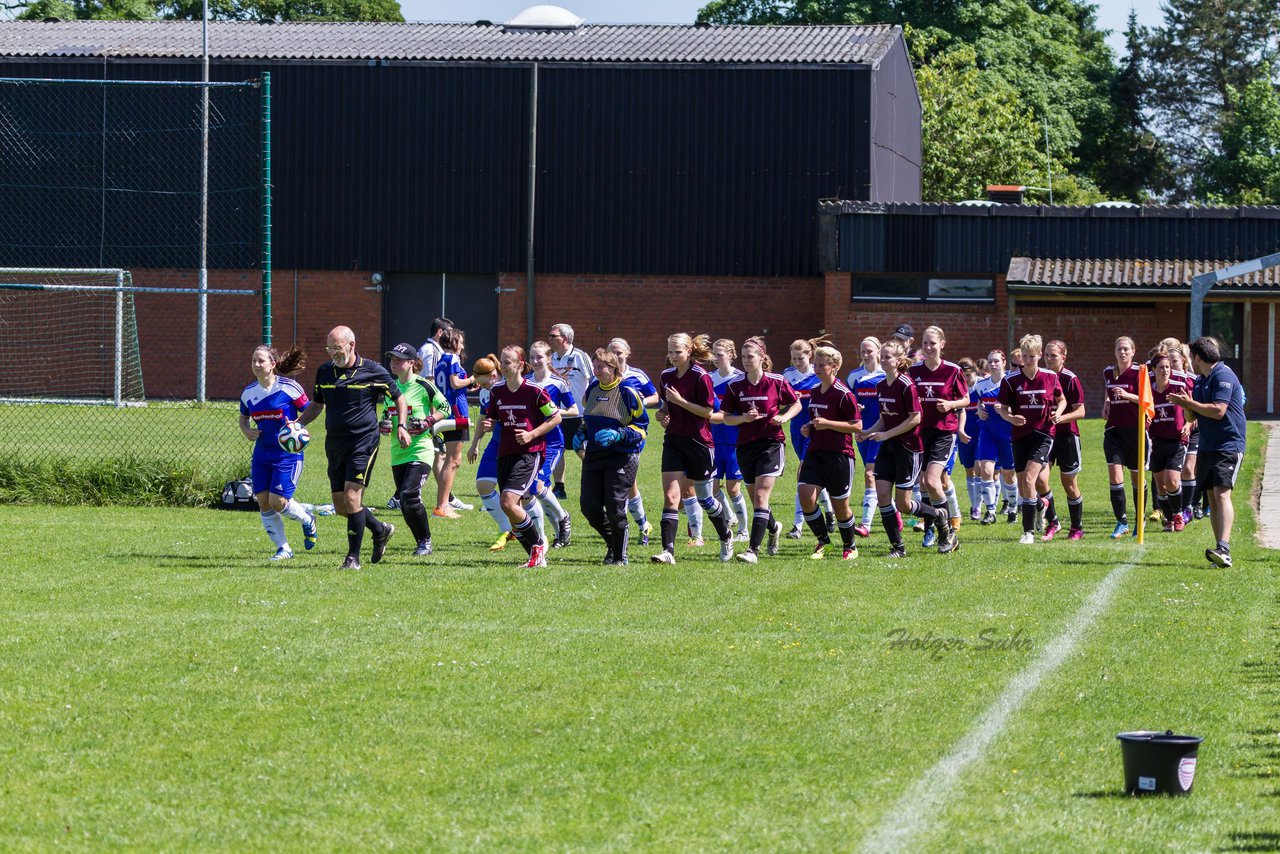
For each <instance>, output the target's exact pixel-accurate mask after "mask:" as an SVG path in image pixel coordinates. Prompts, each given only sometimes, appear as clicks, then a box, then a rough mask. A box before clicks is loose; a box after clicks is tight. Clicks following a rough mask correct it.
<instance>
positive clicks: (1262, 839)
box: [1218, 831, 1280, 851]
mask: <svg viewBox="0 0 1280 854" xmlns="http://www.w3.org/2000/svg"><path fill="white" fill-rule="evenodd" d="M1218 850H1219V851H1280V833H1271V832H1269V831H1262V832H1255V833H1233V834H1231V842H1230V844H1228V845H1225V846H1223V847H1222V848H1219V849H1218Z"/></svg>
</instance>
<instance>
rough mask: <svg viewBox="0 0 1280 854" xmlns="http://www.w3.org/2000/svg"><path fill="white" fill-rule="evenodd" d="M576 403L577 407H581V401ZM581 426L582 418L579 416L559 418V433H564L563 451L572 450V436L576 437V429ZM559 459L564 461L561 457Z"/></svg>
mask: <svg viewBox="0 0 1280 854" xmlns="http://www.w3.org/2000/svg"><path fill="white" fill-rule="evenodd" d="M578 403H579V405H581V403H582V402H581V401H579V402H578ZM581 426H582V416H580V415H575V416H574V417H572V418H565V417H564V416H561V418H560V432H561V433H564V447H565V450H572V448H573V437H574V436H576V435H578V428H579V427H581ZM561 459H564V458H563V457H561Z"/></svg>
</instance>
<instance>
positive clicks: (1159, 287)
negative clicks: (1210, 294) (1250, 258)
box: [1007, 258, 1280, 293]
mask: <svg viewBox="0 0 1280 854" xmlns="http://www.w3.org/2000/svg"><path fill="white" fill-rule="evenodd" d="M1236 263H1239V262H1238V261H1192V260H1185V259H1174V260H1143V259H1132V258H1012V259H1010V261H1009V272H1008V275H1007V282H1008V284H1009V286H1010V287H1012V288H1014V289H1015V290H1064V289H1072V290H1080V289H1088V290H1097V291H1106V290H1113V289H1120V288H1123V289H1126V290H1132V289H1135V288H1136V289H1139V290H1143V291H1169V292H1171V293H1183V292H1185V293H1190V292H1191V279H1192V277H1193V276H1198V275H1199V274H1201V273H1206V272H1208V271H1210V270H1219V269H1221V268H1223V267H1229V266H1231V265H1232V264H1236ZM1215 289H1216V290H1219V291H1221V290H1231V291H1280V267H1268V268H1265V269H1263V270H1259V271H1257V272H1254V273H1248V274H1246V275H1244V276H1238V277H1236V278H1234V279H1228V280H1226V281H1224V282H1222V283H1221V284H1219V285H1217V286H1216V288H1215Z"/></svg>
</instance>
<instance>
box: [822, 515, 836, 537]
mask: <svg viewBox="0 0 1280 854" xmlns="http://www.w3.org/2000/svg"><path fill="white" fill-rule="evenodd" d="M822 521H823V522H825V523H826V525H827V533H828V534H834V533H835V532H836V514H835V513H823V514H822Z"/></svg>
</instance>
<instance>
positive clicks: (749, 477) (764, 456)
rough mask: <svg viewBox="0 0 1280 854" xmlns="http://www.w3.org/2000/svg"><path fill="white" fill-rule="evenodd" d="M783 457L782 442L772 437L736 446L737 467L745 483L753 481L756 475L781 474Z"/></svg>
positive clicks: (783, 465)
mask: <svg viewBox="0 0 1280 854" xmlns="http://www.w3.org/2000/svg"><path fill="white" fill-rule="evenodd" d="M785 459H786V455H785V454H783V453H782V443H781V442H779V441H776V440H774V439H757V440H756V441H754V442H750V443H748V444H746V445H739V446H738V468H740V469H742V480H743V482H744V483H747V484H753V483H755V482H756V478H758V477H779V476H781V474H782V470H783V468H785Z"/></svg>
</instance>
